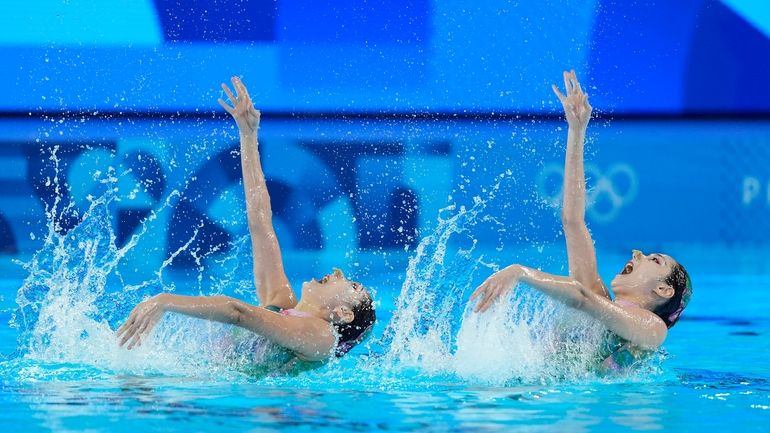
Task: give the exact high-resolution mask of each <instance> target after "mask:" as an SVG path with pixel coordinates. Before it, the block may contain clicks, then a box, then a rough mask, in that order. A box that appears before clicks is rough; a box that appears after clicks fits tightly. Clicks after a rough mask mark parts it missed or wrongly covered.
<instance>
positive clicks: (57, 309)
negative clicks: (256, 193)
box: [11, 148, 264, 378]
mask: <svg viewBox="0 0 770 433" xmlns="http://www.w3.org/2000/svg"><path fill="white" fill-rule="evenodd" d="M56 152H57V149H56V148H54V149H53V152H52V155H51V161H52V164H53V166H54V171H55V176H54V177H53V179H52V180H51V182H52V184H53V186H54V188H55V191H56V196H55V200H54V202H53V204H52V205H51V206H50V208H47V209H46V216H47V220H48V227H47V234H46V237H45V239H44V242H43V246H42V247H41V248H40V249H39V250H38V251H37V252H36V253H35V254H34V255H33V256H32V257H31V258H30V259H29V260H28V261H26V262H19V264H20V265H21V266H23V267H24V269H25V270H26V272H27V273H28V275H27V277H26V278H25V280H24V281H23V283H22V285H21V287H20V288H19V290H18V292H17V297H16V302H17V306H18V307H17V310H16V311H15V313H14V314H13V316H12V320H11V325H12V326H14V327H16V328H18V329H19V338H18V352H19V353H18V357H17V360H19V361H20V362H19V366H20V371H18V373H17V374H18V375H19V376H20V377H25V376H27V377H31V378H39V376H40V375H41V374H43V375H45V374H51V372H52V371H58V370H57V369H53V370H51V369H48V370H47V371H46V370H45V369H40V368H39V365H40V364H41V363H44V364H45V363H48V364H56V365H61V364H65V365H79V366H90V367H93V368H94V369H95V370H94V371H96V372H100V373H103V372H133V373H136V372H141V373H143V374H146V373H153V372H155V373H162V374H172V375H174V374H179V375H200V374H204V375H207V376H209V375H213V374H216V375H221V374H222V372H230V373H233V374H235V370H237V369H238V367H239V366H241V365H243V364H244V363H245V362H246V360H245V359H240V358H242V356H241V354H240V353H239V352H242V350H241V349H242V348H243V347H244V345H245V346H253V347H259V346H260V344H257V343H258V342H257V340H258V339H259V337H257V336H254V335H250V334H241V335H238V336H237V338H236V337H233V334H232V332H231V329H230V328H228V327H226V326H223V325H219V324H214V323H208V322H204V321H196V320H192V319H185V318H180V317H166V318H165V319H164V323H161V324H159V326H158V328H157V330H156V332H154V333H153V334H152V335H151V338H149V339H147V340H146V341H144V342H143V344H142V345H141V346H139V347H138V348H135V349H133V350H131V351H129V350H127V349H125V348H121V347H119V346H118V341H117V339H116V336H115V331H114V330H115V329H116V328H117V326H118V325H119V324H120V321H121V320H123V319H125V317H126V316H127V315H128V313H129V312H130V310H131V308H133V306H134V305H136V304H137V303H138V302H139V301H141V300H142V299H144V298H146V297H148V296H151V295H154V294H156V293H159V292H161V291H169V290H173V289H174V287H173V284H172V285H170V286H169V285H167V284H166V283H165V282H164V278H163V275H164V273H163V271H164V269H165V268H167V267H168V266H170V265H171V264H172V262H173V260H174V257H176V256H177V255H178V254H180V253H182V252H183V251H184V248H185V247H182V248H181V249H180V250H178V251H175V252H173V253H172V254H171V255H170V256H169V257H168V258H167V259H166V260H165V261H164V262H163V263H162V264H161V266H160V268H159V269H157V270H156V271H154V272H148V274H149V276H150V278H149V279H147V280H145V281H142V282H140V283H138V284H126V282H125V281H124V280H123V278H122V276H121V275H120V272H119V265H120V263H121V260H122V259H123V258H124V257H126V255H127V254H128V253H129V251H131V250H132V249H133V248H135V247H136V246H137V245H138V244H139V242H140V240H141V239H142V237H143V236H145V234H146V233H147V227H148V224H149V223H151V222H152V221H154V220H155V219H156V218H157V217H158V215H160V214H162V213H163V212H164V211H166V209H167V208H168V207H169V206H170V205H171V204H172V203H173V201H174V200H176V199H178V198H179V197H180V196H181V193H179V192H178V191H174V192H172V193H171V194H169V196H168V197H167V198H166V200H165V201H164V202H163V203H162V205H161V206H160V207H159V208H158V209H156V210H155V211H154V212H152V213H150V215H149V216H148V217H147V219H146V220H145V221H144V222H143V223H142V224H141V225H140V228H139V230H138V231H137V232H136V233H135V234H134V235H133V236H132V237H131V238H130V239H129V240H128V242H126V243H125V245H123V246H122V247H118V246H117V245H116V236H115V234H114V231H113V228H112V227H113V224H112V214H111V206H112V205H114V202H115V201H116V200H119V194H118V190H117V187H116V185H117V180H118V178H119V177H120V175H123V174H120V175H116V174H115V173H114V170H111V171H110V172H109V173H107V175H106V176H105V177H104V178H102V179H100V182H101V183H103V184H104V186H105V187H106V188H105V192H104V194H103V195H102V196H100V197H97V198H91V199H90V202H89V207H88V210H86V211H85V212H84V213H83V214H82V216H81V218H80V221H79V223H78V224H77V225H76V226H75V227H74V228H72V229H71V230H69V231H66V232H64V231H63V230H62V228H61V227H60V225H59V224H58V221H59V220H60V217H61V215H63V214H65V213H67V212H69V211H70V209H68V208H63V209H62V206H61V199H60V197H61V194H60V191H59V165H58V164H59V163H58V158H57V156H56ZM62 232H64V233H62ZM196 235H197V232H196V233H194V234H193V235H192V239H194V238H195V236H196ZM189 244H190V242H188V243H187V244H186V245H189ZM245 244H246V243H245V242H244V241H243V240H242V239H241V240H238V241H236V242H235V247H236V248H235V251H236V252H235V253H234V256H233V257H231V258H230V259H228V260H224V261H223V262H222V263H221V264H222V267H223V268H228V269H229V268H230V267H231V266H232V263H229V262H236V263H235V265H234V266H236V267H237V261H238V260H237V256H238V255H239V254H242V250H243V246H244V245H245ZM232 273H233V272H232V269H230V271H229V273H227V274H226V277H227V276H228V275H229V276H232ZM223 286H224V285H222V286H220V287H219V290H220V291H221V289H222V287H223ZM167 316H170V315H167ZM261 346H264V345H261ZM250 356H251V358H249V361H251V360H254V357H255V356H257V357H258V354H255V353H250ZM65 370H66V369H65Z"/></svg>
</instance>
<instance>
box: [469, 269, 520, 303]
mask: <svg viewBox="0 0 770 433" xmlns="http://www.w3.org/2000/svg"><path fill="white" fill-rule="evenodd" d="M519 278H521V266H519V265H511V266H508V267H507V268H505V269H502V270H500V271H497V272H495V273H494V274H492V276H490V277H489V278H487V279H486V281H484V282H483V283H481V285H480V286H479V287H478V288H477V289H476V290H475V291H474V292H473V294H472V295H471V298H470V301H473V300H474V299H477V298H478V299H479V301H478V302H477V303H476V308H474V309H473V311H474V312H477V313H483V312H484V311H487V310H488V309H489V307H491V306H492V305H493V304H494V303H495V302H496V301H497V300H498V299H499V298H500V297H502V296H504V295H506V294H508V292H510V291H511V289H512V288H513V287H515V286H516V283H518V282H519Z"/></svg>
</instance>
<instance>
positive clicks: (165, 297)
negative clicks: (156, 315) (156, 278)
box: [155, 293, 173, 311]
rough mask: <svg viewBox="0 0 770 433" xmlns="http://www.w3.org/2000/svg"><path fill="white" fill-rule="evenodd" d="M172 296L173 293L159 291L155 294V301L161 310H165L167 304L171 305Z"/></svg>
mask: <svg viewBox="0 0 770 433" xmlns="http://www.w3.org/2000/svg"><path fill="white" fill-rule="evenodd" d="M172 296H173V295H171V294H169V293H160V294H158V295H155V302H156V303H157V305H158V306H159V307H160V308H161V309H162V310H163V311H166V310H167V309H168V307H169V305H171V302H172Z"/></svg>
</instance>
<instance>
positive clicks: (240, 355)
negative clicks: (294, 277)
mask: <svg viewBox="0 0 770 433" xmlns="http://www.w3.org/2000/svg"><path fill="white" fill-rule="evenodd" d="M264 308H265V309H266V310H270V311H272V312H274V313H278V314H282V315H284V316H293V317H309V316H310V315H309V314H308V313H305V312H303V311H298V310H295V309H285V310H284V309H282V308H279V307H277V306H275V305H266V306H265V307H264ZM230 341H231V342H232V349H231V350H232V353H231V356H230V358H231V359H232V360H233V361H235V364H236V365H237V368H238V369H239V370H240V371H242V372H243V373H246V374H248V375H249V376H252V377H257V378H260V377H265V376H277V375H292V376H295V375H297V374H299V373H302V372H303V371H307V370H310V369H313V368H315V367H318V366H319V365H321V363H320V362H311V361H304V360H302V359H299V358H298V357H297V356H296V354H294V352H292V351H290V350H288V349H286V348H284V347H281V346H279V345H277V344H275V343H273V342H272V341H270V340H268V339H267V338H265V337H263V336H261V335H259V334H256V333H253V332H250V331H247V330H245V329H241V328H233V330H232V333H231V335H230Z"/></svg>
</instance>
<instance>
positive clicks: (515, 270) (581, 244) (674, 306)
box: [471, 70, 692, 370]
mask: <svg viewBox="0 0 770 433" xmlns="http://www.w3.org/2000/svg"><path fill="white" fill-rule="evenodd" d="M564 85H565V87H566V92H567V94H566V95H564V94H562V93H561V91H559V88H558V87H557V86H556V85H553V86H552V87H553V91H554V93H555V94H556V96H557V97H558V98H559V101H561V104H562V106H563V107H564V113H565V115H566V117H567V124H568V125H569V131H568V134H567V155H566V162H565V166H564V187H563V194H564V204H563V209H562V224H563V227H564V234H565V236H566V238H567V258H568V261H569V276H567V277H565V276H557V275H551V274H547V273H545V272H541V271H539V270H536V269H532V268H528V267H526V266H522V265H518V264H513V265H510V266H508V267H507V268H505V269H502V270H500V271H498V272H496V273H495V274H493V275H492V276H491V277H489V278H488V279H487V280H486V281H484V283H482V284H481V285H480V286H479V287H478V288H477V289H476V290H475V291H474V292H473V294H472V295H471V300H476V301H477V304H476V306H475V311H476V312H483V311H486V310H487V309H488V308H489V307H490V306H491V305H492V304H493V303H494V302H495V301H496V300H497V299H499V298H500V297H502V296H504V295H506V294H507V293H508V292H509V291H510V290H511V289H512V288H513V287H515V286H516V284H517V283H519V282H522V283H525V284H527V285H529V286H531V287H533V288H535V289H536V290H538V291H540V292H542V293H544V294H546V295H547V296H549V297H551V298H553V299H555V300H557V301H560V302H562V303H564V304H566V305H568V306H570V307H572V308H576V309H578V310H581V311H584V312H586V313H588V314H589V315H590V316H592V317H594V318H596V319H597V320H599V321H600V322H601V323H602V324H604V326H606V327H607V328H608V330H609V331H610V332H611V333H612V334H613V338H611V340H613V342H612V343H611V344H609V345H608V349H607V350H606V351H605V352H604V355H606V357H605V356H602V358H603V359H604V361H603V363H602V369H603V370H612V369H618V368H620V367H625V366H628V365H629V364H632V363H633V362H634V361H635V360H637V359H639V358H640V356H642V355H643V354H645V353H651V352H652V351H654V350H656V349H657V348H658V347H660V345H661V344H662V343H663V340H665V339H666V335H667V333H668V329H669V328H671V327H672V326H674V324H675V323H676V322H677V320H678V319H679V317H680V315H681V314H682V310H684V308H685V307H686V306H687V303H688V302H689V300H690V296H691V294H692V285H691V282H690V277H689V276H688V274H687V271H685V269H684V267H683V266H682V265H681V264H679V263H678V262H677V261H676V260H674V259H673V258H672V257H670V256H667V255H665V254H658V253H655V254H643V253H642V252H640V251H637V250H634V251H633V252H632V254H631V259H630V260H629V261H628V262H627V263H626V264H625V266H624V267H623V269H622V270H621V272H620V273H618V274H617V275H616V276H615V278H614V279H613V280H612V282H611V284H610V286H611V288H612V293H614V296H615V297H614V299H613V298H612V297H611V295H610V292H609V291H608V290H607V286H606V285H605V284H604V282H602V280H601V278H600V277H599V271H598V268H597V263H596V251H595V249H594V243H593V240H592V239H591V234H590V232H589V231H588V227H587V226H586V223H585V196H586V184H585V174H584V169H583V146H584V141H585V135H586V129H587V127H588V121H589V119H590V117H591V110H592V108H591V105H590V104H589V103H588V95H587V94H586V93H584V92H583V90H582V89H581V87H580V83H579V82H578V80H577V77H576V75H575V71H574V70H573V71H571V72H564Z"/></svg>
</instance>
